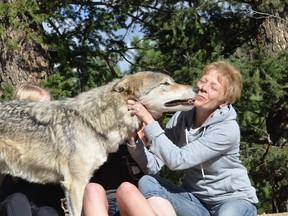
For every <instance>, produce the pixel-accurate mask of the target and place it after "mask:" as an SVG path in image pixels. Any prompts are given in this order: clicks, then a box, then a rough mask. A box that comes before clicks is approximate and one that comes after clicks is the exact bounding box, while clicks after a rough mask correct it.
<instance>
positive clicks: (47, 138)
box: [0, 72, 195, 216]
mask: <svg viewBox="0 0 288 216" xmlns="http://www.w3.org/2000/svg"><path fill="white" fill-rule="evenodd" d="M194 96H195V94H194V93H193V91H192V86H188V85H179V84H177V83H175V82H174V81H173V80H172V79H171V78H170V77H169V76H167V75H164V74H161V73H154V72H140V73H136V74H134V75H127V76H125V77H123V78H122V79H117V80H114V81H112V82H110V83H108V84H107V85H104V86H102V87H99V88H95V89H93V90H90V91H88V92H85V93H82V94H80V95H78V96H77V97H75V98H69V99H65V100H63V101H51V102H27V101H1V103H0V113H1V115H0V170H1V172H2V173H6V174H11V175H13V176H18V177H21V178H23V179H26V180H28V181H30V182H36V183H48V182H54V183H61V185H62V187H63V189H64V191H65V196H66V199H67V203H68V209H69V212H70V215H73V216H79V215H81V209H82V199H83V191H84V188H85V185H86V184H87V183H88V181H89V179H90V177H91V176H92V174H93V171H94V170H96V169H98V168H99V166H101V165H102V164H103V163H104V162H105V161H106V159H107V155H108V154H109V153H111V152H115V151H117V149H118V147H119V144H120V143H123V142H124V141H125V139H127V137H128V134H131V133H133V132H135V131H136V130H137V129H138V128H139V125H140V122H139V120H138V118H137V117H136V116H132V115H131V113H130V112H129V111H128V109H127V99H128V98H134V99H136V100H138V101H140V102H141V103H143V104H144V105H145V106H146V107H147V109H148V110H149V111H150V112H151V113H152V114H153V115H154V116H159V115H161V113H163V112H174V111H177V110H189V109H191V108H192V104H191V103H188V102H187V101H186V102H184V103H183V101H180V100H186V99H191V98H193V97H194ZM175 100H177V101H175ZM171 101H174V102H172V103H168V102H171Z"/></svg>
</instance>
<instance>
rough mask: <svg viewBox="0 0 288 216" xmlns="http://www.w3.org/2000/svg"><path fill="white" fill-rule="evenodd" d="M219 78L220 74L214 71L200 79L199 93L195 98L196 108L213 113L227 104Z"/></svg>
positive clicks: (198, 84) (198, 83)
mask: <svg viewBox="0 0 288 216" xmlns="http://www.w3.org/2000/svg"><path fill="white" fill-rule="evenodd" d="M218 78H219V75H218V72H217V71H216V70H214V69H213V70H210V71H208V72H207V73H206V74H205V75H203V76H202V77H201V78H200V79H199V81H198V82H197V87H198V88H199V91H198V94H197V96H196V98H195V102H194V105H195V107H197V108H200V109H205V110H206V111H210V112H213V111H214V110H216V109H217V108H218V107H219V106H221V105H224V104H225V99H224V93H225V92H224V91H225V90H224V86H223V84H222V83H220V82H219V81H218V80H219V79H218Z"/></svg>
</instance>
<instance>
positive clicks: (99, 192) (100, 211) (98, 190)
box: [83, 183, 109, 216]
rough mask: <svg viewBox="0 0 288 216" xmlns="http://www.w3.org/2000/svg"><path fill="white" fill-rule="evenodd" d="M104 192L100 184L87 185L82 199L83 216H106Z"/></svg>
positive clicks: (107, 210) (106, 203) (106, 208)
mask: <svg viewBox="0 0 288 216" xmlns="http://www.w3.org/2000/svg"><path fill="white" fill-rule="evenodd" d="M108 212H109V209H108V201H107V198H106V192H105V190H104V188H103V187H102V186H101V185H100V184H96V183H89V184H87V186H86V187H85V191H84V199H83V215H84V216H97V215H100V216H108V215H109V213H108Z"/></svg>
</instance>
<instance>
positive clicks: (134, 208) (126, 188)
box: [116, 182, 166, 216]
mask: <svg viewBox="0 0 288 216" xmlns="http://www.w3.org/2000/svg"><path fill="white" fill-rule="evenodd" d="M116 196H117V201H118V205H119V209H120V215H121V216H155V215H156V214H155V213H154V211H153V209H152V208H151V207H150V205H149V204H148V202H147V200H146V198H145V197H144V196H143V195H142V194H141V193H140V191H139V190H138V189H137V187H136V186H135V185H133V184H131V183H129V182H123V183H122V184H121V185H120V186H119V187H118V189H117V193H116ZM165 216H166V215H165Z"/></svg>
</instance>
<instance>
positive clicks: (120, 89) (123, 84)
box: [113, 80, 128, 93]
mask: <svg viewBox="0 0 288 216" xmlns="http://www.w3.org/2000/svg"><path fill="white" fill-rule="evenodd" d="M127 88H128V86H127V84H126V82H124V81H123V80H120V81H119V82H117V83H116V84H115V85H114V86H113V90H114V91H116V92H119V93H121V92H124V91H127Z"/></svg>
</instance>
